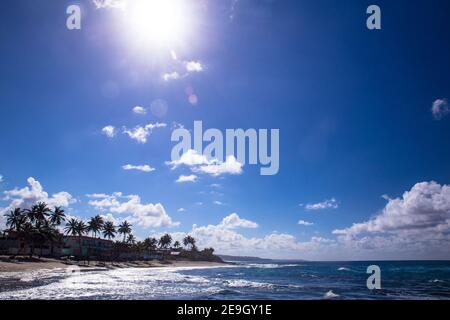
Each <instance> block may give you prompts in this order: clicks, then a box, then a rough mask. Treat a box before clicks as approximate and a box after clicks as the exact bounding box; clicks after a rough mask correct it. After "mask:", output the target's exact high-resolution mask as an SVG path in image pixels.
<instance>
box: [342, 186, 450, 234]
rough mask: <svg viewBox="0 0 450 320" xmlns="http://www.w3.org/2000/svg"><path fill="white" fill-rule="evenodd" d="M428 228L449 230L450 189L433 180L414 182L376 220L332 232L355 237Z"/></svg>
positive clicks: (389, 203) (440, 230)
mask: <svg viewBox="0 0 450 320" xmlns="http://www.w3.org/2000/svg"><path fill="white" fill-rule="evenodd" d="M429 229H432V230H434V231H436V232H442V231H445V230H446V231H450V186H448V185H443V186H441V185H440V184H438V183H436V182H434V181H431V182H421V183H417V184H416V185H414V186H413V187H412V188H411V190H410V191H407V192H405V193H404V194H403V196H402V197H401V198H396V199H389V198H388V203H387V204H386V206H385V207H384V209H383V210H382V212H381V213H380V214H379V215H377V216H376V217H374V218H372V219H370V220H369V221H367V222H364V223H356V224H354V225H353V226H351V227H349V228H346V229H343V230H335V231H334V233H335V234H352V235H358V234H362V233H384V232H395V231H408V230H424V231H425V230H429Z"/></svg>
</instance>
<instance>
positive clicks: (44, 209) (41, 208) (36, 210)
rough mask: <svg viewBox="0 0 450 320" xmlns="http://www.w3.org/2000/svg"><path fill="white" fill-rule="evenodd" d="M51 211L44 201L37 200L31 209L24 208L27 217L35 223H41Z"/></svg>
mask: <svg viewBox="0 0 450 320" xmlns="http://www.w3.org/2000/svg"><path fill="white" fill-rule="evenodd" d="M51 212H52V211H51V210H50V208H49V207H48V206H47V204H46V203H44V202H38V203H37V204H35V205H33V206H32V207H31V209H27V210H26V213H27V216H28V219H29V220H30V221H31V222H32V223H36V224H37V225H39V224H42V223H43V222H44V220H45V219H46V218H47V216H49V215H50V213H51Z"/></svg>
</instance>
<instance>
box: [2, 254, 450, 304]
mask: <svg viewBox="0 0 450 320" xmlns="http://www.w3.org/2000/svg"><path fill="white" fill-rule="evenodd" d="M373 264H376V265H379V266H380V268H381V285H382V289H381V290H376V291H370V290H369V289H367V287H366V280H367V277H368V276H369V275H368V274H366V269H367V267H368V266H369V265H373ZM0 299H52V300H54V299H139V300H142V299H450V262H434V261H433V262H431V261H430V262H378V263H376V262H298V263H292V262H289V263H283V262H279V263H275V262H272V263H267V264H255V263H248V264H247V263H241V264H239V265H236V266H233V267H220V268H149V269H142V268H139V269H134V268H130V269H117V270H110V271H100V270H98V271H90V272H81V273H71V272H70V273H69V272H66V271H65V270H53V271H42V270H41V271H33V272H27V273H13V274H0Z"/></svg>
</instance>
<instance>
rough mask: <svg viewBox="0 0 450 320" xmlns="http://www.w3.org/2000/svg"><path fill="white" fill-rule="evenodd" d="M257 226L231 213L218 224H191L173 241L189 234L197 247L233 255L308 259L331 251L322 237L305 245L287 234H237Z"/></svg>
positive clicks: (331, 242) (329, 243) (177, 234)
mask: <svg viewBox="0 0 450 320" xmlns="http://www.w3.org/2000/svg"><path fill="white" fill-rule="evenodd" d="M257 226H258V225H257V223H255V222H252V221H249V220H245V219H241V218H240V217H239V216H238V215H237V214H231V215H229V216H226V217H225V218H223V220H222V222H220V223H219V224H217V225H207V226H197V225H194V226H193V227H192V230H191V231H190V232H189V233H184V232H178V233H174V234H172V236H173V238H174V239H175V240H181V239H183V237H184V236H185V235H186V234H190V235H192V236H193V237H194V238H195V239H196V240H197V245H198V246H199V247H200V248H205V247H213V248H215V249H216V252H217V253H221V254H232V255H251V256H262V257H272V258H286V257H291V258H299V257H302V258H308V259H309V258H313V257H314V256H315V255H316V253H317V252H321V253H322V252H324V251H325V252H326V253H327V254H328V251H331V250H334V246H335V241H333V240H329V239H325V238H321V237H313V238H311V239H310V240H309V241H307V242H297V240H296V239H295V237H294V236H292V235H290V234H286V233H278V232H271V233H269V234H267V235H264V236H262V237H247V236H245V235H243V234H241V233H239V232H238V231H237V229H242V228H244V229H247V228H252V229H253V228H256V227H257ZM331 252H332V251H331ZM327 256H330V255H327Z"/></svg>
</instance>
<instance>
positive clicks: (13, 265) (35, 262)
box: [0, 256, 227, 273]
mask: <svg viewBox="0 0 450 320" xmlns="http://www.w3.org/2000/svg"><path fill="white" fill-rule="evenodd" d="M226 265H227V264H224V263H218V262H208V261H187V260H173V261H163V262H161V261H157V260H153V261H133V262H98V261H90V262H89V263H87V262H83V261H82V262H75V261H67V262H66V261H61V260H57V259H47V258H41V259H37V258H33V259H28V258H24V257H17V258H16V259H15V260H10V259H9V257H5V256H0V272H1V273H7V272H21V271H36V270H49V269H50V270H51V269H63V268H68V267H71V266H79V267H80V268H82V269H83V270H85V271H89V270H90V269H92V270H98V269H101V268H104V269H105V270H108V269H119V268H161V267H176V268H177V267H179V268H183V267H185V268H188V267H223V266H226Z"/></svg>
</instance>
